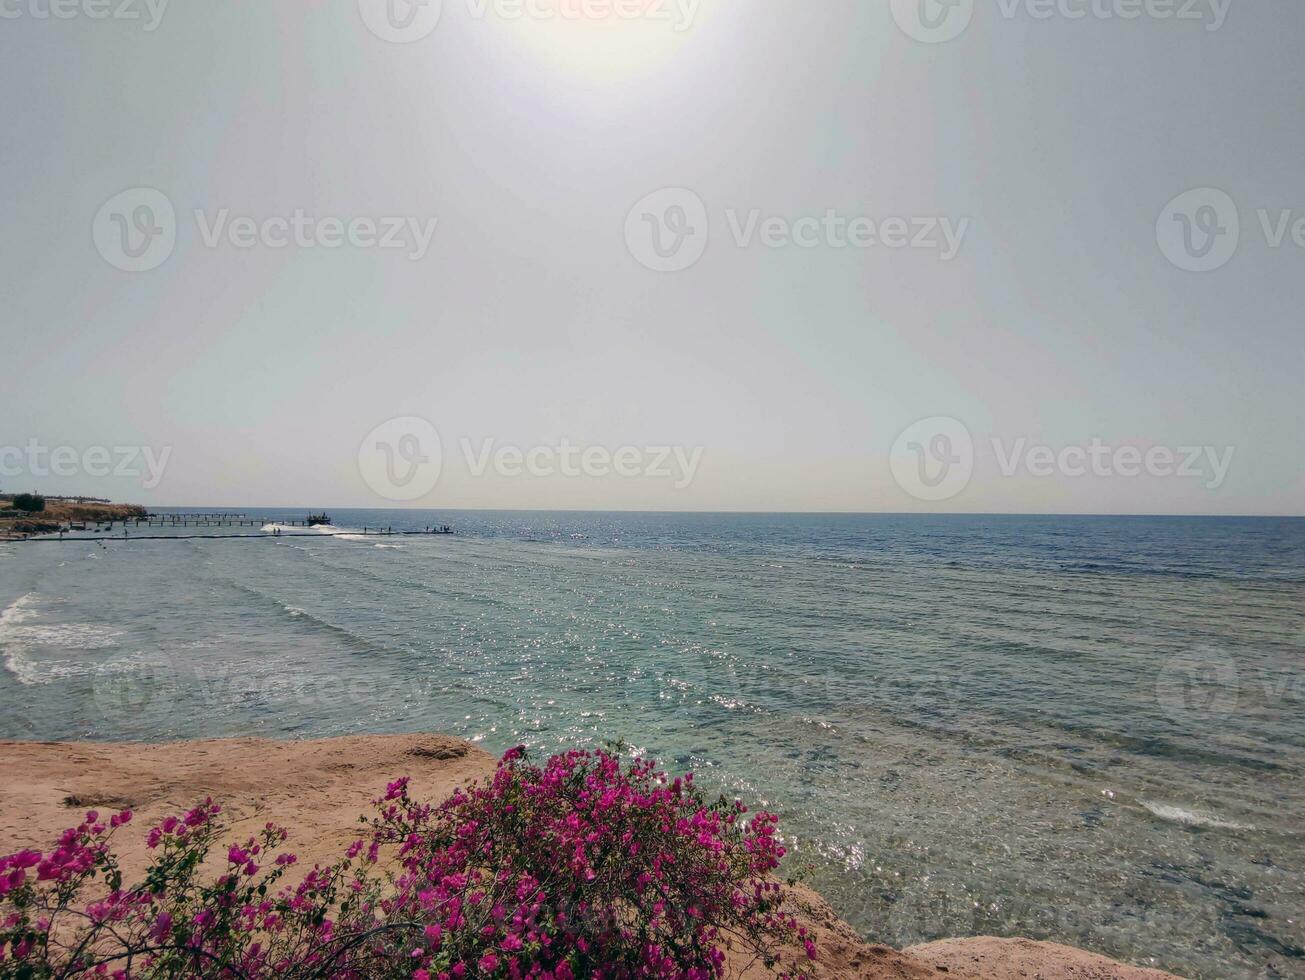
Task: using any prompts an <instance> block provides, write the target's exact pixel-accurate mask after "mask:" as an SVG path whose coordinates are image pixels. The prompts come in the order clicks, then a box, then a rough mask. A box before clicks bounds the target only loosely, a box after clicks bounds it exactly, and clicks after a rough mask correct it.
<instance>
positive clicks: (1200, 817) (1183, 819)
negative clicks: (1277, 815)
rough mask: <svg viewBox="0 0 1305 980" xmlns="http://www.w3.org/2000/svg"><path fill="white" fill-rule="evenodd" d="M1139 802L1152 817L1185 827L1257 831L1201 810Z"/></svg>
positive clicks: (1147, 801)
mask: <svg viewBox="0 0 1305 980" xmlns="http://www.w3.org/2000/svg"><path fill="white" fill-rule="evenodd" d="M1137 802H1138V803H1140V804H1142V808H1143V809H1145V810H1146V811H1147V812H1148V813H1150V814H1151V815H1152V816H1154V817H1159V818H1160V819H1161V820H1167V821H1169V822H1170V823H1177V824H1182V825H1183V826H1184V827H1204V828H1208V829H1212V830H1254V829H1255V828H1254V827H1252V826H1250V825H1249V824H1244V823H1237V822H1236V821H1233V820H1224V819H1222V818H1221V817H1216V816H1213V815H1212V814H1209V813H1202V812H1201V811H1200V810H1188V809H1185V808H1184V807H1180V806H1170V805H1169V804H1168V803H1153V802H1152V801H1150V800H1138V801H1137Z"/></svg>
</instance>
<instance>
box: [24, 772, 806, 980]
mask: <svg viewBox="0 0 1305 980" xmlns="http://www.w3.org/2000/svg"><path fill="white" fill-rule="evenodd" d="M375 807H376V813H375V814H374V815H373V817H372V818H371V820H370V822H367V824H366V830H365V832H364V834H363V835H362V836H361V837H360V838H359V839H358V840H356V841H355V842H354V843H353V844H352V846H350V847H349V848H348V850H347V851H346V852H345V854H344V855H343V856H341V858H340V859H339V860H338V861H337V862H336V863H334V864H331V865H329V866H325V867H323V866H314V867H313V868H311V869H308V870H307V871H306V872H305V870H304V869H302V868H298V867H295V864H296V861H295V857H294V855H293V854H292V853H289V852H288V851H286V850H284V844H285V842H286V840H287V837H288V832H287V830H286V829H284V828H281V827H277V826H274V825H272V824H268V825H267V827H266V828H265V829H264V830H263V831H262V832H261V834H260V835H259V836H257V837H256V838H251V839H248V840H244V841H240V842H237V843H224V842H223V838H224V824H223V821H222V815H221V807H220V806H219V805H217V804H215V803H214V802H213V801H211V800H206V801H205V802H203V803H202V804H200V805H198V806H196V807H195V808H194V809H192V810H190V811H189V812H187V813H184V814H180V815H178V816H175V817H169V818H167V819H166V820H164V821H163V822H162V823H160V824H159V825H158V826H156V827H154V828H152V829H150V830H149V832H148V837H147V845H148V847H149V848H150V854H151V860H150V865H149V868H148V870H147V871H146V873H145V876H144V878H143V880H141V881H139V882H137V883H135V884H132V885H126V884H125V883H124V881H123V875H122V872H121V870H120V868H119V864H118V860H117V858H116V857H115V855H114V849H113V838H114V836H115V834H122V833H128V832H129V831H127V830H124V829H123V828H124V827H126V826H127V825H128V824H130V822H131V813H130V812H129V811H127V812H122V813H118V814H115V815H113V816H110V817H108V818H107V819H105V818H102V817H101V815H100V814H98V813H96V812H94V811H92V812H89V813H87V814H86V816H85V819H84V820H83V821H82V822H81V823H80V824H79V825H78V826H76V827H73V828H71V829H69V830H67V831H65V832H64V834H63V836H62V837H61V838H60V839H59V841H58V844H57V845H56V846H55V848H54V849H53V850H51V851H48V852H40V851H35V850H27V851H20V852H19V853H17V854H11V855H8V856H7V857H0V976H5V977H84V976H95V975H104V976H110V977H176V976H206V977H208V976H211V977H235V978H240V977H248V978H254V977H260V978H261V977H278V978H301V977H302V978H308V977H334V978H354V977H358V978H372V977H405V978H408V977H410V978H415V980H434V978H470V977H505V978H525V977H538V978H554V980H568V978H578V977H595V978H611V980H616V978H625V977H688V978H710V977H718V976H722V975H724V973H725V959H724V955H723V953H722V949H723V948H724V947H726V946H727V945H728V946H729V947H730V948H731V949H733V950H734V951H735V955H736V956H738V955H739V954H742V955H743V956H744V957H745V959H746V960H748V961H749V962H758V961H759V962H763V963H766V964H768V965H769V964H772V963H773V962H774V954H775V952H776V950H777V948H778V947H779V946H781V945H794V944H803V945H805V947H806V950H807V955H808V956H810V957H811V958H812V959H814V958H815V950H814V946H813V945H812V943H811V940H810V938H809V937H808V936H807V933H806V930H805V929H803V928H801V927H799V926H798V924H797V922H796V920H795V918H794V917H793V915H792V913H791V911H790V909H789V908H788V906H787V905H786V898H785V892H784V890H783V889H782V888H781V887H780V886H779V885H778V884H777V883H775V882H774V881H773V880H772V879H771V877H770V875H771V872H773V871H774V870H775V869H776V868H777V867H778V863H779V859H780V858H781V857H782V856H783V853H784V849H783V847H782V846H781V845H780V844H779V842H778V841H777V839H776V823H777V821H776V818H775V817H774V816H772V815H770V814H766V813H758V814H755V815H753V816H751V818H750V819H749V818H747V817H746V816H745V810H744V807H743V806H742V805H741V804H738V803H730V802H727V801H725V800H724V798H721V799H719V800H717V801H715V802H710V801H708V800H707V799H706V797H705V795H704V794H703V793H702V792H701V791H699V790H698V789H697V788H696V787H695V786H694V784H693V780H692V777H691V776H686V777H684V778H683V779H673V780H672V779H669V778H668V777H667V776H665V775H664V774H662V773H660V772H658V771H657V770H656V768H655V766H654V765H653V764H652V763H651V762H647V761H639V760H635V761H632V762H623V761H622V759H621V757H620V756H619V755H618V754H616V753H615V752H610V751H605V750H599V751H592V752H591V751H574V752H568V753H566V754H565V755H557V756H553V757H552V758H550V759H549V760H548V761H547V763H545V764H544V765H543V766H538V765H535V764H533V763H531V761H530V760H529V759H528V758H527V756H526V754H525V751H524V749H521V748H518V749H513V750H512V751H510V752H508V753H507V754H506V755H505V756H504V757H503V759H502V761H501V762H500V763H499V764H498V768H497V770H496V772H495V775H494V778H493V779H492V781H490V782H489V783H487V784H485V785H477V786H473V787H472V788H471V789H470V790H468V791H465V792H464V791H461V790H460V791H458V792H456V793H455V794H454V795H453V796H451V797H450V798H449V799H447V800H446V801H444V802H443V803H441V804H438V805H430V804H427V803H422V802H418V801H415V800H414V799H412V797H411V796H410V795H409V791H408V780H407V779H400V780H397V781H396V782H393V783H391V784H390V785H389V786H388V787H387V788H386V792H385V795H384V797H383V798H381V799H379V800H377V801H375ZM223 848H225V853H223ZM213 855H216V856H217V858H218V861H219V863H222V864H224V865H225V867H224V869H222V870H220V871H215V870H214V869H213V867H212V865H213V863H214V862H213V857H212V856H213ZM222 858H225V860H224V861H222V860H221V859H222ZM206 862H208V864H207V866H206Z"/></svg>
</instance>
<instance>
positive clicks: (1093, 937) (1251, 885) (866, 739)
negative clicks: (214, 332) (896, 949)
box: [0, 508, 1305, 977]
mask: <svg viewBox="0 0 1305 980" xmlns="http://www.w3.org/2000/svg"><path fill="white" fill-rule="evenodd" d="M229 509H230V508H229ZM247 512H248V513H251V514H257V515H259V516H263V517H266V518H269V519H271V518H274V517H278V516H302V512H298V511H296V512H286V511H247ZM333 516H334V517H335V520H336V523H337V525H340V526H343V527H348V528H358V527H361V526H363V525H370V526H372V527H376V526H378V525H392V526H394V527H395V528H396V529H398V528H401V527H424V526H426V525H428V524H431V523H434V522H445V521H447V522H449V523H451V524H453V525H454V527H455V528H456V529H457V531H458V532H459V533H458V534H456V535H454V536H451V537H406V538H403V537H397V536H396V537H393V538H385V539H377V538H374V537H366V538H364V537H360V536H348V537H342V538H341V537H337V538H328V537H323V536H312V537H293V538H291V537H282V538H279V539H269V540H255V541H223V540H194V541H159V542H142V541H127V542H122V541H110V542H107V543H106V544H104V545H101V544H99V543H95V542H88V541H79V542H72V543H70V542H65V543H58V544H56V543H26V544H16V545H0V665H3V670H0V737H5V738H19V739H74V738H86V739H159V738H180V737H196V736H223V735H250V734H258V735H267V736H278V737H287V736H288V737H309V736H323V735H336V734H344V733H354V732H402V731H414V730H434V731H444V732H451V733H455V734H458V735H462V736H465V737H467V738H471V739H474V740H476V741H478V742H480V743H482V744H483V745H484V746H485V747H486V748H488V749H490V750H491V751H500V750H502V749H504V748H506V747H508V746H510V745H513V744H516V743H518V742H524V743H526V744H527V745H530V746H532V747H535V748H538V749H540V750H551V749H555V748H558V747H561V746H564V745H571V744H576V743H592V742H595V741H598V740H602V739H614V738H624V739H626V740H627V741H628V742H629V743H631V744H632V745H633V746H635V747H636V748H637V749H639V750H640V751H643V752H647V753H650V754H653V755H655V756H657V757H658V758H659V759H661V760H662V761H663V762H664V763H665V764H666V765H668V766H670V767H673V768H677V769H688V768H692V769H694V770H695V771H697V772H699V773H700V774H701V776H700V778H702V779H703V780H705V781H707V782H710V783H712V784H715V785H719V786H721V787H722V788H724V789H726V790H727V791H729V792H733V793H738V794H741V795H743V796H745V797H747V798H748V799H750V800H753V801H756V802H759V803H760V802H764V803H765V805H767V806H768V807H770V808H772V809H775V810H777V811H778V812H779V813H780V814H781V815H782V818H783V824H782V825H783V827H784V828H785V831H786V835H787V837H788V839H789V843H790V846H791V847H792V849H793V850H794V852H795V854H796V859H795V860H796V863H798V864H801V865H803V866H805V867H806V868H807V871H808V874H809V876H810V879H811V881H812V883H813V884H814V885H815V886H816V887H818V888H819V889H820V890H821V891H822V892H824V893H825V894H826V895H827V896H828V897H829V898H830V899H831V901H832V902H833V903H834V904H835V906H836V907H837V908H838V910H839V911H840V912H841V913H842V914H843V915H844V916H845V917H846V918H848V919H849V920H850V921H852V922H853V923H854V924H856V925H857V926H858V927H859V928H860V929H862V930H863V931H865V932H866V933H867V934H868V935H870V936H872V937H874V938H876V939H880V940H884V941H888V942H892V943H896V944H904V943H910V942H918V941H922V940H927V939H932V938H938V937H942V936H947V935H964V934H976V933H994V934H1004V935H1030V936H1034V937H1036V938H1048V939H1053V940H1058V941H1061V942H1068V943H1072V944H1075V945H1080V946H1084V947H1087V948H1090V949H1094V950H1098V951H1100V952H1103V953H1107V954H1109V955H1112V956H1116V957H1120V958H1123V959H1126V960H1129V961H1132V962H1137V963H1142V964H1146V965H1156V966H1162V967H1164V968H1167V969H1170V970H1173V971H1175V972H1178V973H1182V974H1185V975H1187V976H1191V977H1275V976H1305V925H1303V924H1302V921H1301V914H1302V911H1303V910H1305V842H1303V840H1302V836H1303V835H1305V819H1303V818H1302V813H1305V782H1303V781H1302V772H1303V771H1305V712H1303V711H1302V708H1303V707H1305V682H1302V681H1301V668H1302V659H1303V658H1305V521H1301V520H1271V519H1264V520H1255V519H1245V520H1238V519H1186V518H1167V519H1156V518H1122V519H1121V518H1016V517H942V516H939V517H892V516H774V515H767V516H742V515H738V516H729V515H669V514H667V515H649V514H639V515H620V514H574V513H571V514H540V513H488V512H486V513H480V512H461V513H460V512H441V513H438V514H437V513H425V512H411V511H410V512H364V511H353V512H343V513H341V512H336V513H335V514H334V515H333ZM200 530H206V529H200ZM235 530H248V529H235ZM139 533H143V529H142V530H141V531H136V530H133V532H132V534H133V536H135V535H137V534H139Z"/></svg>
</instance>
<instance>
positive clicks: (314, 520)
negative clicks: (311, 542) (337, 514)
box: [304, 513, 331, 527]
mask: <svg viewBox="0 0 1305 980" xmlns="http://www.w3.org/2000/svg"><path fill="white" fill-rule="evenodd" d="M330 523H331V518H330V517H329V516H327V515H326V514H324V513H323V514H309V515H308V517H307V518H305V519H304V525H305V526H307V527H321V526H322V525H323V524H330Z"/></svg>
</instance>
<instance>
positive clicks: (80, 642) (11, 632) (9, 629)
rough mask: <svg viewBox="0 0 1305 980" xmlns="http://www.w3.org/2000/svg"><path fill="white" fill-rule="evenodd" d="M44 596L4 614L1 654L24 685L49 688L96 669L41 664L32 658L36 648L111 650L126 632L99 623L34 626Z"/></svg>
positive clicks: (21, 601)
mask: <svg viewBox="0 0 1305 980" xmlns="http://www.w3.org/2000/svg"><path fill="white" fill-rule="evenodd" d="M39 599H40V596H38V595H37V594H36V593H35V592H29V593H27V594H26V595H24V596H20V597H19V598H18V599H16V600H15V601H14V602H12V603H10V604H9V606H8V607H7V608H6V609H5V610H4V612H0V650H2V651H3V652H4V658H5V659H4V666H5V670H7V671H9V673H10V674H12V675H13V676H14V677H15V678H16V679H17V680H18V682H19V683H20V684H29V685H30V684H48V683H50V682H51V681H53V680H54V679H55V678H56V677H63V676H68V675H70V674H78V673H85V672H87V671H88V670H91V669H94V668H93V667H91V666H90V665H86V664H82V663H79V662H78V661H76V660H65V661H64V662H62V663H60V662H58V661H54V662H50V661H41V660H35V659H33V658H32V653H33V652H34V648H39V647H52V648H55V649H58V650H73V651H84V650H107V649H111V648H113V647H116V646H117V645H118V637H120V636H122V630H119V629H114V628H113V627H110V626H102V625H99V624H96V623H46V624H33V623H32V622H31V620H32V619H33V618H34V617H35V616H36V615H37V613H38V609H37V605H38V602H39Z"/></svg>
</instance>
